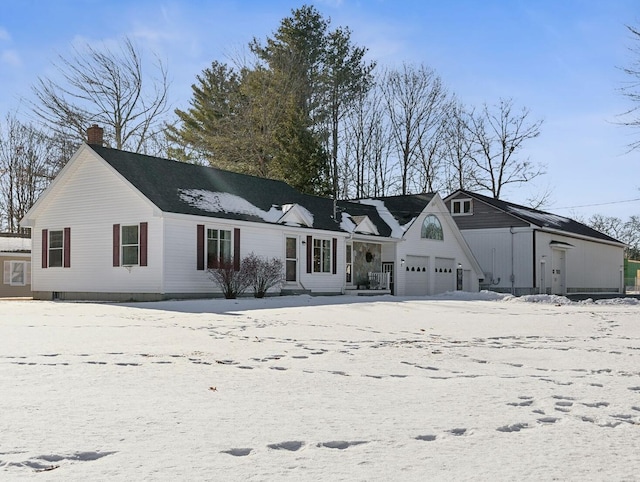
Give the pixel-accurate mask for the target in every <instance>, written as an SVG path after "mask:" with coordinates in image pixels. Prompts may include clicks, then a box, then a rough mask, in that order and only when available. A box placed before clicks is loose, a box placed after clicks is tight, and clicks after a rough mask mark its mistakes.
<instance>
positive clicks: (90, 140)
mask: <svg viewBox="0 0 640 482" xmlns="http://www.w3.org/2000/svg"><path fill="white" fill-rule="evenodd" d="M103 133H104V130H103V129H102V127H98V124H93V125H92V126H91V127H89V128H88V129H87V144H93V145H96V146H102V145H103V144H104V139H103Z"/></svg>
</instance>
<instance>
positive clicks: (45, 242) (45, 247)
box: [42, 229, 49, 268]
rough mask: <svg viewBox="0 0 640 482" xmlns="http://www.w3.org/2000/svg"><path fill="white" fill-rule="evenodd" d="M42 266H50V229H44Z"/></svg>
mask: <svg viewBox="0 0 640 482" xmlns="http://www.w3.org/2000/svg"><path fill="white" fill-rule="evenodd" d="M42 267H43V268H48V267H49V230H48V229H43V230H42Z"/></svg>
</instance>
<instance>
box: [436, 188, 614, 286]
mask: <svg viewBox="0 0 640 482" xmlns="http://www.w3.org/2000/svg"><path fill="white" fill-rule="evenodd" d="M445 204H446V205H447V209H448V210H449V212H450V213H451V214H452V216H453V219H454V220H455V222H456V224H457V225H458V228H460V231H461V232H462V235H463V236H464V238H465V240H466V241H467V243H468V245H469V246H470V248H471V251H472V252H473V254H474V256H475V258H476V259H477V260H478V262H479V263H480V266H482V270H483V271H484V281H483V284H482V285H481V286H482V287H484V288H488V289H491V290H493V291H502V292H509V293H513V294H516V295H523V294H538V293H550V294H558V295H571V294H580V293H589V294H596V293H622V292H623V290H624V280H623V259H624V247H625V245H624V244H623V243H621V242H620V241H617V240H616V239H613V238H611V237H610V236H607V235H606V234H603V233H601V232H598V231H596V230H594V229H592V228H590V227H588V226H585V225H584V224H582V223H579V222H577V221H574V220H573V219H570V218H566V217H563V216H558V215H555V214H551V213H547V212H543V211H539V210H535V209H531V208H527V207H525V206H520V205H518V204H513V203H509V202H505V201H501V200H498V199H493V198H490V197H487V196H483V195H480V194H477V193H473V192H469V191H463V190H459V191H456V192H454V193H453V194H451V195H450V196H448V197H447V198H446V199H445Z"/></svg>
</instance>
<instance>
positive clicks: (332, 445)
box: [318, 440, 368, 450]
mask: <svg viewBox="0 0 640 482" xmlns="http://www.w3.org/2000/svg"><path fill="white" fill-rule="evenodd" d="M366 443H368V442H366V441H364V440H356V441H352V442H347V441H344V440H334V441H332V442H320V443H319V444H318V447H326V448H328V449H338V450H345V449H348V448H349V447H353V446H354V445H362V444H366Z"/></svg>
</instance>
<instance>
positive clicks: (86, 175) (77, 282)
mask: <svg viewBox="0 0 640 482" xmlns="http://www.w3.org/2000/svg"><path fill="white" fill-rule="evenodd" d="M61 181H64V184H58V185H57V186H56V189H55V191H52V192H51V193H50V195H49V196H48V198H47V200H46V205H44V206H42V210H41V211H40V213H39V215H38V218H37V222H36V224H35V226H34V227H33V228H32V230H33V231H32V232H33V236H32V238H33V251H32V252H33V259H35V260H36V261H37V262H36V263H33V265H32V269H33V291H38V292H49V291H55V292H98V293H105V292H107V293H108V292H132V293H147V292H154V293H158V292H161V291H162V262H161V259H162V258H161V253H162V250H161V243H155V242H154V241H153V240H154V239H162V229H163V228H162V219H161V218H159V217H153V215H154V209H153V207H152V206H150V205H149V204H148V203H147V202H145V201H144V199H143V198H141V197H140V196H139V195H138V194H137V193H136V192H135V191H134V190H133V189H131V188H129V187H128V186H127V185H126V184H125V183H123V181H122V180H120V179H119V178H118V177H117V175H116V174H115V173H114V172H113V171H112V170H111V169H110V168H109V167H107V166H106V165H105V164H104V163H103V162H101V161H100V160H99V159H97V158H96V157H95V154H92V153H91V151H90V150H88V149H87V150H84V151H83V152H81V153H80V156H79V157H78V158H77V159H76V160H75V164H74V166H73V169H71V170H68V171H67V173H66V175H65V178H64V179H62V180H61ZM106 206H108V209H107V208H105V207H106ZM141 222H147V223H149V224H148V235H149V249H148V264H149V266H147V267H141V266H133V267H131V269H127V268H124V267H117V268H116V267H113V259H112V258H113V232H112V229H113V224H120V225H132V224H139V223H141ZM65 228H69V229H70V234H71V251H70V267H69V268H46V269H43V268H42V266H41V262H40V257H41V253H42V237H41V236H40V233H41V231H42V229H48V230H49V231H51V230H63V229H65Z"/></svg>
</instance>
